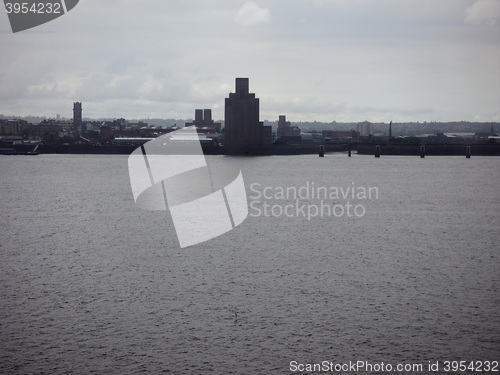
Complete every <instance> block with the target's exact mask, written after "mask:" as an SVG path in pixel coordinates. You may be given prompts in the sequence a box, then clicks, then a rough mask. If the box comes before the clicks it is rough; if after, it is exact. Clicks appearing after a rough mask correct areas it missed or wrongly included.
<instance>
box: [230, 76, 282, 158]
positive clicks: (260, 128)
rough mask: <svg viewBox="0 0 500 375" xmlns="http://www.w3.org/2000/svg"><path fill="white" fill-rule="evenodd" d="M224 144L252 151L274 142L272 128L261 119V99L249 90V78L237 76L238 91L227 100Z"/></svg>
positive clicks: (232, 147) (233, 149)
mask: <svg viewBox="0 0 500 375" xmlns="http://www.w3.org/2000/svg"><path fill="white" fill-rule="evenodd" d="M224 120H225V136H224V145H225V147H227V149H229V150H230V151H236V152H245V153H246V152H251V151H252V150H255V149H259V148H262V147H263V146H268V145H270V144H271V143H272V128H271V126H264V123H263V122H260V121H259V99H258V98H256V97H255V94H254V93H250V92H249V83H248V78H236V92H235V93H230V94H229V98H226V101H225V111H224Z"/></svg>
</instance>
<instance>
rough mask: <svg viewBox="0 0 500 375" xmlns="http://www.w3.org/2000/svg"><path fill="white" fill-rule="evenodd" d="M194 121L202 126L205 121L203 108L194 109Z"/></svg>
mask: <svg viewBox="0 0 500 375" xmlns="http://www.w3.org/2000/svg"><path fill="white" fill-rule="evenodd" d="M194 123H195V124H196V125H198V126H201V124H202V123H203V110H202V109H195V110H194Z"/></svg>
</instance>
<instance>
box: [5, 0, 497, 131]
mask: <svg viewBox="0 0 500 375" xmlns="http://www.w3.org/2000/svg"><path fill="white" fill-rule="evenodd" d="M0 48H1V53H0V114H3V115H41V116H48V117H55V116H56V114H60V115H61V116H63V117H71V116H72V103H73V102H74V101H82V102H83V109H84V112H83V113H84V117H90V118H102V117H107V118H116V117H125V118H130V119H131V118H147V117H151V118H180V119H187V118H192V117H193V116H194V110H195V108H212V110H213V114H214V117H215V118H216V119H222V118H223V117H224V98H225V97H227V96H228V94H229V92H231V91H234V79H235V78H236V77H249V78H250V90H251V91H252V92H255V93H256V95H257V97H258V98H260V110H261V111H260V119H261V120H277V118H278V115H280V114H286V115H287V119H288V120H291V121H314V120H317V121H326V122H330V121H339V122H343V121H346V122H351V121H353V122H355V121H364V120H368V121H374V122H378V121H383V122H389V121H391V120H392V121H457V120H464V121H500V0H265V1H264V0H255V1H246V0H210V1H207V0H80V3H79V4H78V5H77V6H76V7H75V8H74V9H73V10H71V12H69V13H68V14H66V15H64V16H62V17H60V18H58V19H56V20H54V21H52V22H49V23H47V24H44V25H41V26H39V27H36V28H33V29H30V30H26V31H23V32H19V33H16V34H13V33H12V31H11V29H10V26H9V23H8V18H7V14H6V12H5V11H2V12H1V14H0Z"/></svg>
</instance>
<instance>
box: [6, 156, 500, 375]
mask: <svg viewBox="0 0 500 375" xmlns="http://www.w3.org/2000/svg"><path fill="white" fill-rule="evenodd" d="M208 159H209V161H210V163H211V164H212V166H213V167H214V168H224V166H225V165H227V163H231V164H234V163H237V164H238V165H239V166H240V167H241V170H242V173H243V178H244V181H245V184H246V188H247V197H248V203H249V207H250V209H249V216H248V217H247V219H246V220H245V221H244V222H243V223H242V224H241V225H240V226H238V227H237V228H235V229H234V230H232V231H230V232H228V233H226V234H224V235H222V236H220V237H217V238H214V239H212V240H209V241H207V242H204V243H201V244H198V245H195V246H191V247H187V248H184V249H181V248H180V246H179V243H178V241H177V237H176V234H175V230H174V226H173V223H172V219H171V217H170V216H169V214H168V212H164V211H163V212H161V211H160V212H159V211H145V210H142V209H140V208H138V207H136V206H135V204H134V200H133V197H132V193H131V189H130V182H129V177H128V171H127V157H126V156H109V155H38V156H0V198H1V199H0V208H1V216H0V340H1V345H0V373H2V374H161V373H174V374H208V373H213V374H290V373H300V371H293V370H298V367H295V368H294V367H293V364H295V365H298V364H302V365H303V366H304V367H303V369H304V371H303V372H302V373H305V372H306V371H305V370H306V367H305V365H306V364H315V363H321V362H322V361H331V362H332V363H348V362H349V361H367V362H370V363H371V364H377V363H382V362H384V363H385V364H393V365H394V366H395V365H396V364H422V366H424V367H423V368H424V371H422V372H421V373H429V371H427V370H425V369H426V368H427V367H426V366H428V364H429V361H430V362H431V363H436V362H437V361H439V362H440V363H439V366H440V371H439V372H442V373H444V367H443V365H444V361H453V360H456V361H460V360H463V361H488V360H489V361H494V360H497V361H498V360H499V359H500V358H499V353H500V314H499V311H500V246H499V240H500V234H499V230H500V229H499V228H500V194H499V181H500V158H494V157H491V158H490V157H474V156H473V157H472V158H471V159H466V158H465V157H447V156H441V157H427V158H425V159H420V158H419V157H406V156H401V157H400V156H391V157H381V158H380V159H376V158H374V157H372V156H362V155H353V156H352V157H351V158H348V157H347V155H346V154H343V153H339V154H327V155H326V156H325V157H324V158H318V157H317V156H315V155H301V156H272V157H252V158H244V157H241V158H237V157H225V156H212V157H208ZM287 188H288V190H287ZM301 188H302V190H300V189H301ZM318 188H320V189H319V195H318V194H316V195H315V196H312V194H313V193H314V192H316V193H318ZM369 188H372V189H371V190H369ZM294 189H295V191H296V192H297V195H296V196H294V195H293V194H292V193H293V191H294ZM287 191H288V193H289V194H284V193H283V192H287ZM299 191H300V192H301V195H300V194H298V192H299ZM325 191H327V192H328V195H327V196H321V194H323V193H324V192H325ZM353 191H354V192H355V195H352V194H351V193H352V192H353ZM363 191H364V192H365V193H366V194H365V195H363ZM368 191H370V192H371V195H369V194H368ZM346 192H347V194H345V193H346ZM306 193H308V194H309V195H306ZM343 193H344V195H345V196H344V195H343ZM325 205H329V206H330V207H329V208H326V206H325ZM349 205H350V208H349V207H348V206H349ZM265 207H267V209H268V211H267V215H266V211H265V210H264V208H265ZM348 208H349V211H348ZM329 209H331V211H328V210H329ZM316 210H319V211H316ZM315 213H316V215H314V214H315ZM374 372H375V371H372V373H374ZM335 373H338V372H335ZM345 373H349V371H346V372H345ZM393 373H395V372H393ZM400 373H416V372H410V371H406V372H403V371H401V372H400ZM461 373H462V374H463V373H468V372H467V371H466V372H461ZM470 373H472V372H470Z"/></svg>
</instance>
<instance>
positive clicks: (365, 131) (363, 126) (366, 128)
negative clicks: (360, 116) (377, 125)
mask: <svg viewBox="0 0 500 375" xmlns="http://www.w3.org/2000/svg"><path fill="white" fill-rule="evenodd" d="M357 130H358V132H359V135H360V137H369V136H370V135H373V124H372V123H371V122H368V121H365V122H358V127H357Z"/></svg>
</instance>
